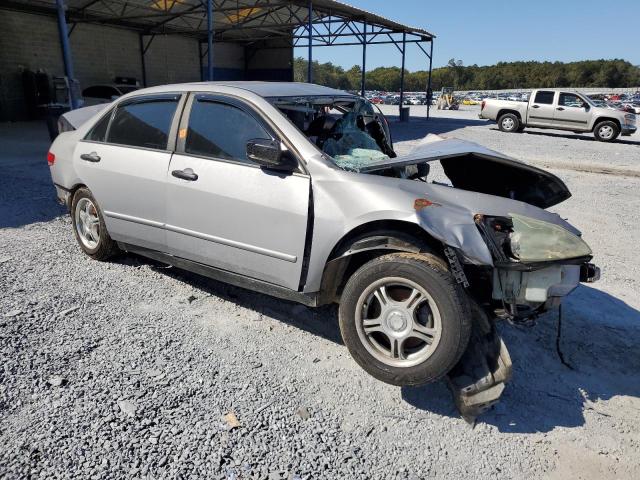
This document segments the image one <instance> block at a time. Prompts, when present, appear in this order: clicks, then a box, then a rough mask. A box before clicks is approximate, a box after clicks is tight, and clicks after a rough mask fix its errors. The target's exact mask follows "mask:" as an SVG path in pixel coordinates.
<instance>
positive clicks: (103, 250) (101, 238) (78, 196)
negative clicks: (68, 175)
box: [71, 187, 119, 261]
mask: <svg viewBox="0 0 640 480" xmlns="http://www.w3.org/2000/svg"><path fill="white" fill-rule="evenodd" d="M85 198H86V199H88V200H89V201H90V202H91V203H92V204H93V205H94V206H95V210H96V211H95V214H96V215H97V217H98V240H97V245H96V246H95V247H94V248H91V247H89V246H88V245H86V244H85V242H84V241H83V240H82V239H81V238H80V234H79V233H78V230H79V229H78V224H77V215H76V210H77V209H78V203H79V202H80V201H81V200H82V199H85ZM71 221H72V223H73V233H74V234H75V236H76V241H77V242H78V245H80V248H81V249H82V251H83V252H84V253H86V254H87V255H88V256H89V257H91V258H93V259H94V260H101V261H102V260H107V259H109V258H111V257H113V256H114V255H116V254H117V253H118V252H119V249H118V245H117V244H116V242H114V241H113V240H112V239H111V237H110V236H109V232H108V231H107V227H106V225H105V223H104V216H103V214H102V210H101V209H100V206H99V205H98V202H96V199H95V198H94V197H93V194H92V193H91V191H90V190H89V189H88V188H86V187H82V188H79V189H78V190H77V191H76V192H75V194H74V195H73V201H72V202H71Z"/></svg>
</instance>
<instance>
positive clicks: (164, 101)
mask: <svg viewBox="0 0 640 480" xmlns="http://www.w3.org/2000/svg"><path fill="white" fill-rule="evenodd" d="M177 106H178V97H177V96H171V97H160V98H159V97H154V98H152V99H149V100H137V101H135V102H133V103H127V104H125V105H122V106H119V107H118V108H117V109H116V112H115V114H114V116H113V120H112V121H111V125H110V127H109V137H108V139H107V141H108V142H109V143H116V144H118V145H129V146H132V147H143V148H154V149H159V150H165V149H166V148H167V140H168V139H169V130H170V129H171V122H172V120H173V116H174V114H175V112H176V108H177Z"/></svg>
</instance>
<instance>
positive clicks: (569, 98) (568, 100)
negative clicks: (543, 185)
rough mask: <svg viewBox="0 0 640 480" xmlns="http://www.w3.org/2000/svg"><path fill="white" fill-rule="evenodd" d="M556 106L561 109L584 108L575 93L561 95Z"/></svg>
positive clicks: (582, 102)
mask: <svg viewBox="0 0 640 480" xmlns="http://www.w3.org/2000/svg"><path fill="white" fill-rule="evenodd" d="M558 105H562V106H563V107H578V108H582V107H584V101H583V100H582V99H581V98H580V97H579V96H578V95H576V94H575V93H561V94H560V99H559V100H558Z"/></svg>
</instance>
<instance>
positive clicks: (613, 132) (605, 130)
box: [593, 120, 620, 142]
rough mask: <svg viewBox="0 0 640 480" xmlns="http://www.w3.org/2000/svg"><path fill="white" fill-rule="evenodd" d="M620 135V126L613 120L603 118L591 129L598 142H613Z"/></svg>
mask: <svg viewBox="0 0 640 480" xmlns="http://www.w3.org/2000/svg"><path fill="white" fill-rule="evenodd" d="M618 135H620V128H618V125H616V123H615V122H612V121H610V120H605V121H604V122H600V123H598V124H597V125H596V128H594V129H593V136H594V137H596V140H598V141H599V142H613V141H614V140H615V139H616V138H618Z"/></svg>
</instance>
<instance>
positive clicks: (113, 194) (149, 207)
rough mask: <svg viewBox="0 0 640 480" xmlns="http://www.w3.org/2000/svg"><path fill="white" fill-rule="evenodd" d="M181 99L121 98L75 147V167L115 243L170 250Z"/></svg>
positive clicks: (172, 96) (160, 97) (168, 95)
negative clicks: (168, 204) (168, 205)
mask: <svg viewBox="0 0 640 480" xmlns="http://www.w3.org/2000/svg"><path fill="white" fill-rule="evenodd" d="M180 102H181V95H180V94H162V95H143V96H140V97H135V98H133V99H130V100H127V101H125V102H120V103H119V104H118V105H117V106H116V107H115V108H114V109H111V110H110V111H109V112H108V113H106V114H105V116H104V117H102V119H100V120H99V121H98V122H97V123H96V124H95V126H94V127H93V128H92V129H91V130H90V131H89V133H88V134H87V136H86V137H85V139H84V140H82V141H80V142H78V145H77V146H76V148H75V151H74V160H73V161H74V164H75V166H76V171H77V172H78V174H79V176H80V178H81V179H82V181H83V182H84V183H85V184H86V185H87V187H88V188H89V189H90V190H91V192H92V193H93V195H94V197H95V198H96V200H97V201H98V205H99V206H100V208H101V210H102V213H103V216H104V219H105V223H106V226H107V230H108V231H109V234H110V235H111V237H112V238H113V239H114V240H116V241H121V242H126V243H132V244H134V245H140V246H143V247H148V248H152V249H155V250H166V236H165V233H164V229H163V225H164V222H165V216H166V209H165V201H166V181H167V170H168V168H169V161H170V159H171V151H172V150H173V148H174V145H172V144H171V142H170V139H171V138H175V134H174V135H172V134H171V133H172V131H173V132H175V131H176V130H177V118H176V119H175V121H174V117H176V112H177V111H178V107H179V104H180Z"/></svg>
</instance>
